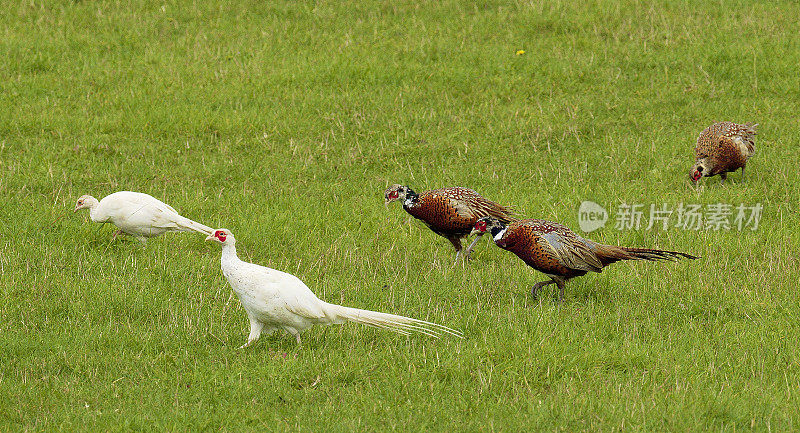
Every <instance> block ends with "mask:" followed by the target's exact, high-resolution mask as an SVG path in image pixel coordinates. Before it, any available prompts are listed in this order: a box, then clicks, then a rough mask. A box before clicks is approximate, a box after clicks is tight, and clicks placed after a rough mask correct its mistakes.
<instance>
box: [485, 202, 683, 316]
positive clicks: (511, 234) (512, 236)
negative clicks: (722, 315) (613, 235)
mask: <svg viewBox="0 0 800 433" xmlns="http://www.w3.org/2000/svg"><path fill="white" fill-rule="evenodd" d="M473 231H474V232H478V233H486V232H487V231H488V232H490V233H491V234H492V237H494V243H495V244H497V246H498V247H500V248H502V249H504V250H508V251H511V252H512V253H514V254H516V255H517V257H519V258H520V259H522V261H524V262H525V263H527V264H528V266H530V267H532V268H534V269H536V270H537V271H539V272H543V273H544V274H546V275H547V276H548V277H550V281H542V282H540V283H536V284H535V285H534V286H533V288H531V294H532V295H533V297H534V298H535V297H536V292H537V291H538V290H539V289H540V288H542V287H543V286H546V285H548V284H556V285H557V286H558V289H559V294H558V302H559V303H560V302H561V301H562V300H563V299H564V284H565V283H566V282H567V280H569V279H572V278H575V277H580V276H583V275H586V273H587V272H589V271H592V272H602V270H603V268H604V267H606V266H608V265H610V264H611V263H614V262H618V261H620V260H653V261H655V260H677V259H679V258H681V257H686V258H689V259H697V258H699V257H695V256H692V255H689V254H686V253H679V252H675V251H662V250H651V249H645V248H628V247H617V246H613V245H603V244H599V243H597V242H594V241H591V240H589V239H584V238H582V237H580V236H578V235H576V234H575V233H574V232H573V231H572V230H570V229H568V228H567V227H566V226H563V225H561V224H558V223H554V222H550V221H545V220H537V219H526V220H518V221H514V222H512V223H511V224H508V225H506V224H505V223H503V222H501V221H498V220H496V219H494V218H491V217H488V218H480V219H478V221H477V222H476V223H475V229H474V230H473Z"/></svg>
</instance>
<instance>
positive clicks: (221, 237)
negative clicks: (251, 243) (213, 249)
mask: <svg viewBox="0 0 800 433" xmlns="http://www.w3.org/2000/svg"><path fill="white" fill-rule="evenodd" d="M214 237H215V238H217V239H219V241H220V242H225V239H226V238H227V237H228V236H227V235H225V232H223V231H222V230H217V231H216V232H215V233H214Z"/></svg>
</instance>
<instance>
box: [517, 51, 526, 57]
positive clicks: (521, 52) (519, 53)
mask: <svg viewBox="0 0 800 433" xmlns="http://www.w3.org/2000/svg"><path fill="white" fill-rule="evenodd" d="M516 54H517V55H518V56H521V55H523V54H525V50H517V52H516Z"/></svg>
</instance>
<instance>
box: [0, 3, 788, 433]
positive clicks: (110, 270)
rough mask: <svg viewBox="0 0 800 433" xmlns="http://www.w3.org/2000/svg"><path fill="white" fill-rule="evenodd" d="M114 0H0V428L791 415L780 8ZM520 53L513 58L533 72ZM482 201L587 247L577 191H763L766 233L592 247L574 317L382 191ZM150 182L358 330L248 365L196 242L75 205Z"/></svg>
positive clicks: (223, 285)
mask: <svg viewBox="0 0 800 433" xmlns="http://www.w3.org/2000/svg"><path fill="white" fill-rule="evenodd" d="M208 3H209V4H206V2H190V1H183V0H181V1H169V2H142V1H136V0H134V1H131V2H108V1H75V2H68V1H59V2H55V1H53V2H50V1H48V2H41V1H38V0H26V1H16V2H8V1H7V2H4V3H3V7H2V8H0V57H1V58H2V59H4V61H2V62H0V195H1V196H2V198H3V206H2V207H0V209H1V210H0V216H2V221H3V224H2V229H0V239H2V243H1V244H0V245H1V246H0V271H2V275H1V276H0V430H3V431H20V430H23V431H34V430H36V431H52V430H84V431H118V430H147V431H153V430H155V431H159V430H226V431H227V430H261V429H267V430H276V431H283V430H300V431H385V430H396V431H423V430H424V431H522V430H545V431H549V430H557V431H578V430H584V431H612V430H615V431H617V430H623V431H653V430H672V431H697V430H715V431H716V430H723V431H741V430H757V431H791V430H797V429H800V348H798V339H800V304H799V303H798V298H797V288H798V285H800V269H799V268H800V266H799V265H800V256H798V252H799V251H800V231H799V230H798V228H797V227H798V223H800V216H799V215H798V208H799V207H800V183H798V182H797V179H796V175H797V172H798V165H800V152H798V150H797V143H798V141H800V124H798V118H797V116H798V113H799V112H800V74H798V64H800V33H798V31H797V17H798V16H800V5H798V3H797V2H794V1H776V2H748V1H727V0H723V1H698V2H685V1H680V2H672V1H636V0H626V1H623V2H614V1H610V0H593V1H588V2H573V1H561V0H556V1H548V2H544V1H542V2H510V3H504V2H495V1H479V2H453V1H437V2H426V1H422V2H403V1H389V2H318V3H307V2H284V1H274V2H273V1H270V2H257V1H252V2H236V3H231V2H208ZM518 50H524V51H525V53H524V54H521V55H517V54H516V52H517V51H518ZM718 120H732V121H735V122H739V123H744V122H747V121H752V122H757V123H759V124H760V125H761V126H760V130H759V135H758V137H757V141H756V145H757V149H758V150H757V154H756V156H755V157H754V158H753V159H752V161H751V163H750V164H749V165H748V173H747V176H748V177H747V178H746V180H745V181H744V182H740V181H739V180H740V176H739V174H738V173H737V174H734V175H731V177H730V178H729V182H726V184H725V185H720V181H719V177H715V178H712V179H704V180H703V181H702V185H703V187H702V188H699V189H695V188H692V187H691V185H690V183H689V182H688V174H689V168H690V166H691V164H692V162H693V150H692V149H693V146H694V140H695V139H696V137H697V135H698V133H699V132H700V131H701V130H702V129H703V128H705V127H706V126H708V125H710V124H711V123H712V122H714V121H718ZM392 183H405V184H408V185H410V186H412V187H414V188H415V189H417V190H418V191H422V190H426V189H432V188H438V187H443V186H454V185H461V186H467V187H471V188H473V189H476V190H477V191H479V192H481V193H482V194H484V195H486V196H487V197H489V198H491V199H493V200H496V201H499V202H501V203H504V204H513V205H514V206H515V207H516V208H517V209H518V210H520V211H521V212H522V213H523V214H524V215H526V216H529V217H539V218H545V219H550V220H555V221H559V222H562V223H564V224H566V225H568V226H570V227H572V228H573V229H575V230H576V231H577V229H578V212H577V210H578V205H579V204H580V203H581V202H582V201H584V200H592V201H595V202H597V203H600V204H602V205H603V206H606V207H607V208H608V209H609V210H610V211H613V210H615V209H616V207H617V206H618V205H619V204H620V203H642V204H645V205H647V206H649V204H656V205H661V204H667V205H670V206H676V205H678V204H679V203H697V204H703V205H708V204H713V203H728V204H732V205H734V206H735V205H738V204H740V203H745V204H749V205H752V204H755V203H761V204H762V205H763V207H764V211H763V217H762V219H761V221H760V224H759V228H758V230H755V231H750V230H745V231H741V232H740V231H737V230H721V231H705V230H701V231H691V230H682V229H680V228H672V229H670V230H667V231H663V230H645V229H643V228H642V229H639V230H616V229H615V228H614V226H613V221H612V222H611V223H610V224H609V225H607V226H606V228H604V229H602V230H600V231H597V232H593V233H591V234H590V235H588V237H590V238H592V239H595V240H598V241H603V242H607V243H611V244H619V245H628V246H648V247H659V248H665V249H673V250H679V251H685V252H689V253H692V254H697V255H701V256H703V258H702V259H701V260H698V261H684V262H680V263H642V262H638V263H619V264H616V265H613V266H612V267H610V268H608V269H607V270H606V271H604V272H603V273H602V274H592V275H588V276H586V277H583V278H579V279H576V280H574V281H571V282H570V283H569V284H568V285H567V293H566V298H565V300H564V303H563V305H562V306H561V307H559V305H558V303H557V302H555V301H554V295H555V291H554V290H553V286H549V287H548V288H547V289H546V290H544V292H543V296H541V297H540V298H539V299H538V300H533V299H531V298H530V297H529V296H528V293H529V288H530V286H531V285H532V284H533V283H535V282H537V281H541V280H543V279H544V276H543V275H542V274H539V273H537V272H535V271H534V270H532V269H530V268H528V267H527V266H525V264H524V263H523V262H521V261H520V260H518V259H517V258H516V257H515V256H513V255H512V254H511V253H508V252H505V251H502V250H501V249H499V248H496V247H494V246H492V245H489V243H488V242H486V241H482V242H480V243H479V244H478V246H477V247H476V252H475V254H474V260H473V261H472V262H470V263H469V264H467V265H466V266H463V267H462V266H460V265H459V266H456V267H452V266H451V262H452V258H453V251H452V248H451V247H450V245H449V243H448V242H447V241H446V240H445V239H443V238H440V237H437V236H435V235H434V234H433V233H431V232H430V231H429V230H428V229H427V228H425V227H424V226H422V225H421V224H420V223H418V222H416V221H414V220H412V219H411V218H410V217H409V216H408V215H407V214H406V213H405V212H404V211H403V210H402V209H401V207H400V206H398V205H397V204H396V203H395V204H394V205H395V206H390V209H389V210H388V211H387V210H386V209H384V206H383V191H384V189H385V188H386V187H387V186H388V185H389V184H392ZM118 190H134V191H141V192H146V193H149V194H152V195H154V196H155V197H157V198H160V199H163V200H164V201H166V202H167V203H169V204H171V205H173V206H174V207H175V208H176V209H178V210H179V211H180V212H181V213H182V214H183V215H185V216H187V217H189V218H192V219H195V220H197V221H200V222H202V223H204V224H207V225H210V226H215V227H220V226H222V227H226V228H229V229H231V230H232V231H233V233H235V235H236V238H237V241H238V244H237V246H238V250H239V255H240V257H241V258H243V259H245V260H248V261H253V262H256V263H259V264H263V265H266V266H270V267H274V268H277V269H281V270H284V271H287V272H291V273H294V274H296V275H297V276H298V277H300V278H301V279H302V280H304V281H305V282H306V284H307V285H308V286H309V287H311V289H312V290H314V291H315V292H316V293H317V294H318V295H319V296H320V297H321V298H322V299H324V300H326V301H329V302H335V303H342V304H345V305H348V306H353V307H360V308H368V309H373V310H380V311H386V312H393V313H399V314H404V315H409V316H413V317H417V318H422V319H426V320H432V321H436V322H439V323H442V324H444V325H447V326H451V327H454V328H457V329H460V330H462V331H463V332H464V335H465V339H464V340H458V339H455V338H444V339H441V340H434V339H431V338H427V337H424V336H413V337H410V338H407V337H403V336H400V335H396V334H390V333H387V332H383V331H380V330H375V329H371V328H366V327H362V326H359V325H355V324H348V325H345V326H337V327H317V328H312V329H310V330H308V331H307V332H306V333H305V334H304V335H303V337H304V341H303V344H302V346H297V345H296V344H295V342H294V340H293V339H291V338H288V337H287V336H284V335H280V336H278V335H275V336H272V337H269V338H263V339H262V340H261V341H259V342H258V343H257V344H255V345H254V346H252V347H249V348H247V349H245V350H237V349H236V348H237V347H238V346H239V345H241V344H242V343H244V341H245V340H246V337H247V332H248V324H247V319H246V317H245V314H244V311H243V310H242V308H241V306H240V305H239V302H238V300H237V299H236V298H235V296H234V295H233V293H232V291H231V289H230V287H229V286H228V284H227V282H226V281H225V280H224V278H223V276H222V274H221V272H220V269H219V256H220V251H219V248H218V246H216V245H212V244H210V243H204V242H203V237H201V236H199V235H196V234H178V235H171V234H168V235H166V236H163V237H160V238H155V239H152V240H151V241H150V242H149V243H148V244H147V246H146V247H145V248H142V247H141V246H140V245H139V244H138V243H137V242H136V241H134V240H132V239H130V238H128V239H122V240H117V241H112V240H111V234H112V232H113V228H112V227H111V226H109V225H105V226H100V225H97V224H93V223H91V222H89V221H88V216H87V214H86V213H79V214H74V213H73V212H72V209H73V207H74V205H75V200H76V199H77V197H78V196H80V195H82V194H87V193H89V194H93V195H94V196H96V197H98V198H100V197H103V196H105V195H107V194H109V193H111V192H114V191H118Z"/></svg>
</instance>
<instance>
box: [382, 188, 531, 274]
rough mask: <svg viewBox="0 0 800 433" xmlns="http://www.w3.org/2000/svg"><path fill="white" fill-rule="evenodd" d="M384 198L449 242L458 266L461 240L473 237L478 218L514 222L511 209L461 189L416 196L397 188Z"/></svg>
mask: <svg viewBox="0 0 800 433" xmlns="http://www.w3.org/2000/svg"><path fill="white" fill-rule="evenodd" d="M384 196H385V198H386V202H385V205H386V206H388V205H389V203H391V202H393V201H395V200H401V201H402V203H403V209H405V210H406V212H408V213H409V214H411V216H413V217H414V218H416V219H418V220H421V221H422V222H424V223H425V225H427V226H428V228H430V229H431V230H433V232H434V233H436V234H437V235H439V236H443V237H445V238H447V240H449V241H450V242H451V243H452V244H453V247H454V248H455V249H456V262H458V257H459V256H460V255H462V248H461V239H463V238H465V237H467V236H468V235H469V234H470V231H471V230H472V228H473V227H474V226H475V221H477V220H478V218H481V217H487V216H490V217H494V218H496V219H497V220H498V221H501V222H503V223H509V222H511V221H514V220H515V218H514V217H513V216H512V215H513V212H512V210H511V208H509V207H506V206H501V205H499V204H497V203H495V202H493V201H491V200H488V199H486V198H484V197H482V196H481V195H480V194H478V193H477V192H475V191H473V190H471V189H468V188H462V187H460V186H455V187H451V188H442V189H435V190H432V191H425V192H421V193H416V192H414V190H412V189H411V188H409V187H407V186H404V185H397V184H395V185H392V186H390V187H389V189H387V190H386V192H385V193H384ZM481 235H483V233H481V234H479V235H478V237H477V238H475V240H474V241H473V242H472V243H471V244H470V245H469V247H467V250H466V251H465V252H464V253H463V257H464V258H465V259H468V258H469V253H470V252H471V251H472V247H473V246H475V243H476V242H478V239H480V236H481Z"/></svg>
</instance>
